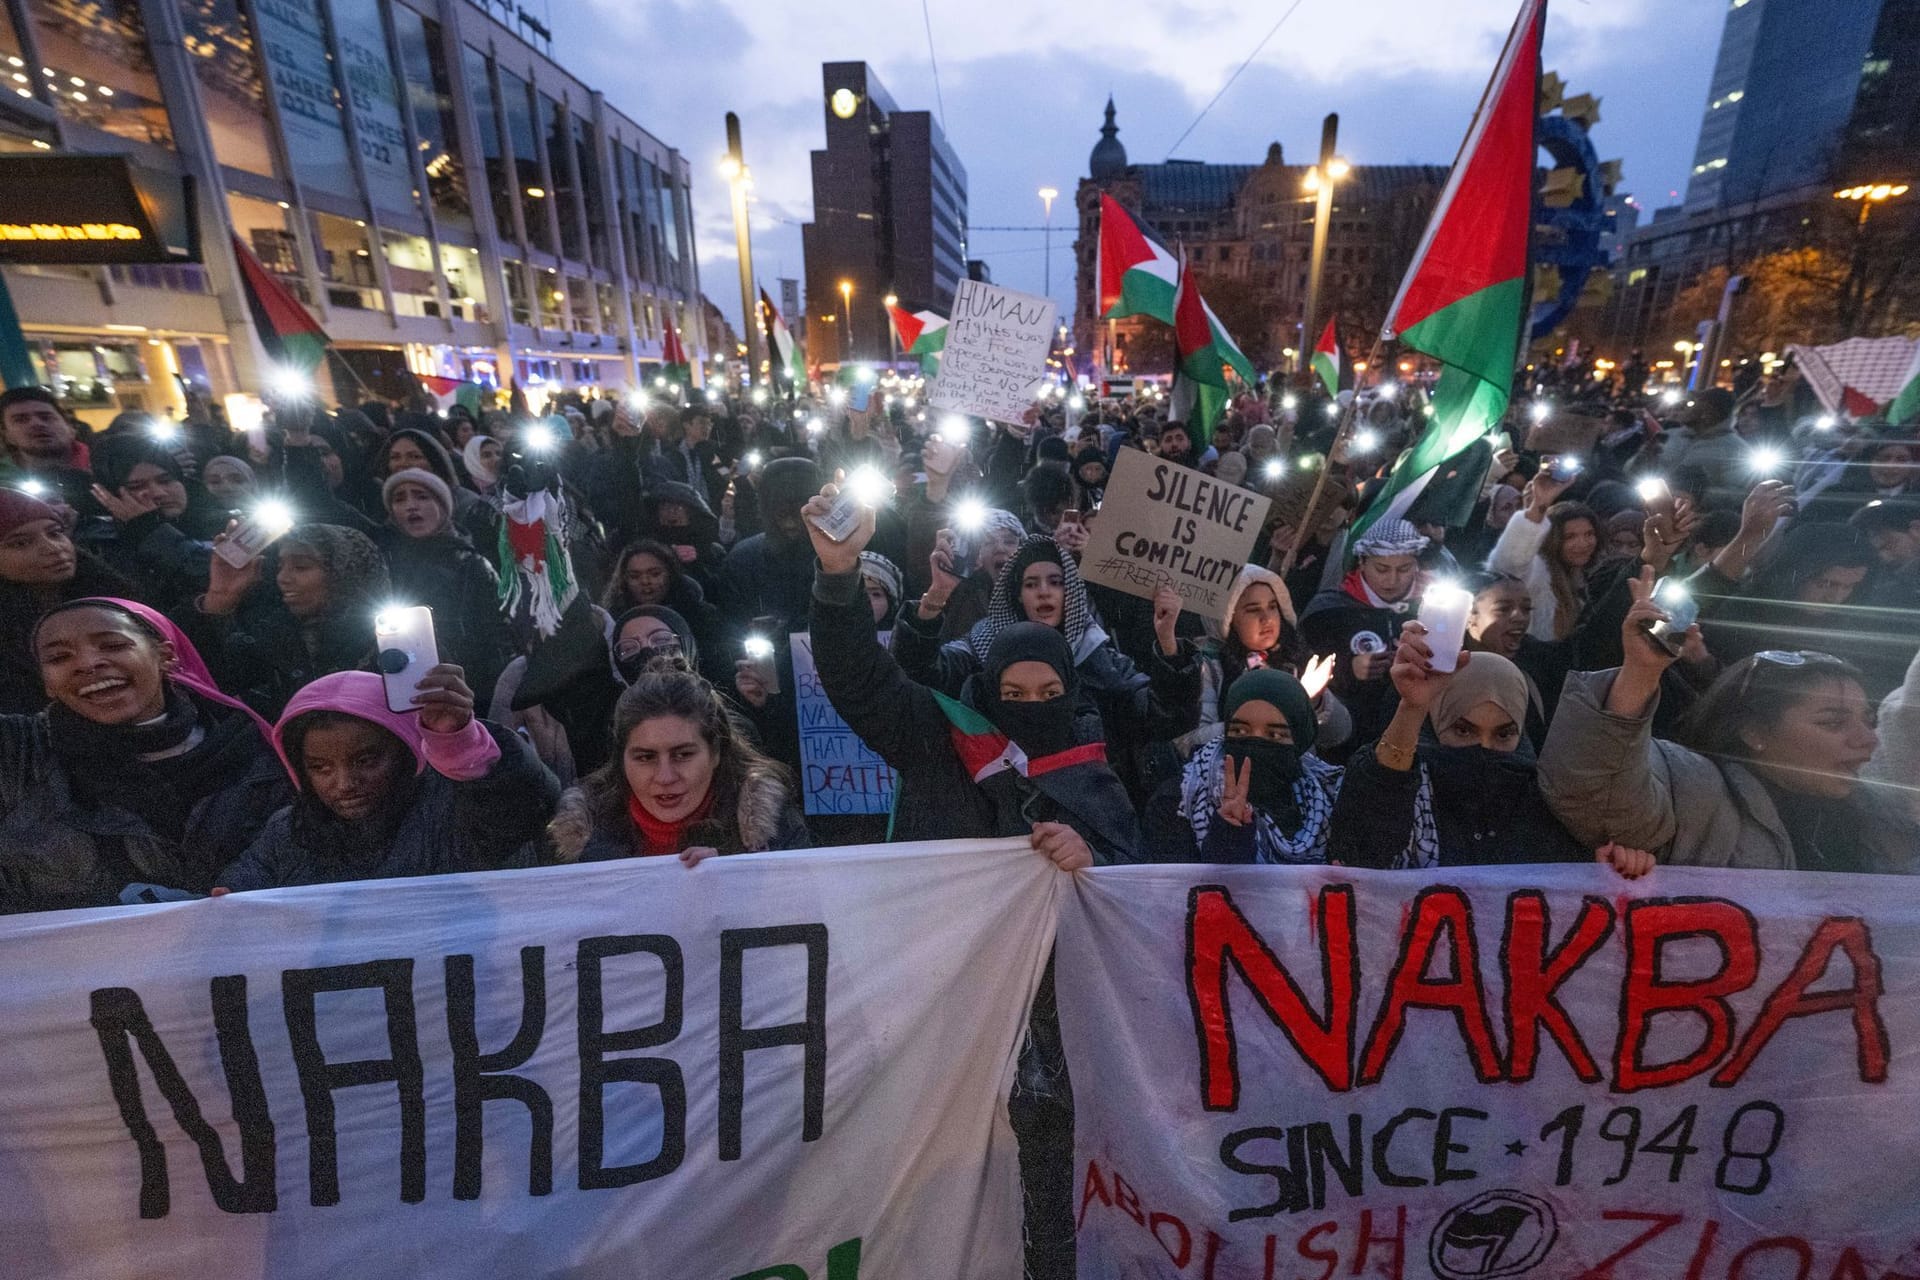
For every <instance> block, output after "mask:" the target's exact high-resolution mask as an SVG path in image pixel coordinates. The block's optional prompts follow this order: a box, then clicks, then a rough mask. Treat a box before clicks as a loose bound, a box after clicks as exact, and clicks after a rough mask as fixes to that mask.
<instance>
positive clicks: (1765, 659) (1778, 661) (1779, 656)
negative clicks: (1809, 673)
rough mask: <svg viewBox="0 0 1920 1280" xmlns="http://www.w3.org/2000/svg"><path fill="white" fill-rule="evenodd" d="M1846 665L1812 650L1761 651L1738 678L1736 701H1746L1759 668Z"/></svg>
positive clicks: (1825, 654) (1790, 668)
mask: <svg viewBox="0 0 1920 1280" xmlns="http://www.w3.org/2000/svg"><path fill="white" fill-rule="evenodd" d="M1846 665H1847V664H1846V663H1845V662H1844V661H1842V660H1841V659H1839V658H1836V657H1834V656H1833V655H1832V654H1830V653H1821V652H1819V651H1817V650H1814V649H1762V650H1760V652H1758V653H1756V654H1754V655H1753V662H1752V663H1751V664H1750V665H1749V666H1748V667H1747V674H1746V675H1744V676H1742V677H1741V678H1740V693H1739V696H1738V701H1741V702H1745V701H1746V700H1747V691H1748V690H1749V689H1750V688H1752V687H1753V673H1754V672H1756V671H1758V670H1759V669H1760V668H1761V667H1782V668H1784V669H1786V670H1789V671H1791V670H1795V669H1797V668H1800V667H1805V666H1829V667H1845V666H1846Z"/></svg>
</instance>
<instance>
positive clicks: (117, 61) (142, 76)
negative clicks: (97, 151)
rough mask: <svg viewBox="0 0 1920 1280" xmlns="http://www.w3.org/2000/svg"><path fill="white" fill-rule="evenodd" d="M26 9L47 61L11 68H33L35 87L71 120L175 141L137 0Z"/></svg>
mask: <svg viewBox="0 0 1920 1280" xmlns="http://www.w3.org/2000/svg"><path fill="white" fill-rule="evenodd" d="M31 9H32V13H33V19H34V23H35V32H36V34H37V35H38V36H39V44H40V56H41V58H42V59H44V63H43V65H42V66H40V67H39V68H37V69H36V68H32V67H14V68H11V70H13V71H16V72H21V73H24V74H26V75H27V76H28V77H29V78H31V77H32V76H33V75H34V74H35V71H36V70H37V72H38V74H39V76H40V78H41V81H42V83H41V85H40V91H41V92H42V93H43V94H45V95H46V96H47V97H48V98H51V99H52V100H53V102H54V104H55V106H56V107H57V108H58V109H59V112H60V114H61V115H62V116H64V117H66V118H67V119H68V120H70V121H72V122H73V123H74V124H77V125H84V126H86V127H87V128H90V129H99V130H101V131H102V132H104V133H111V134H114V135H116V136H118V137H122V138H129V139H131V140H133V141H134V142H141V143H146V144H148V145H150V146H156V147H172V146H173V126H172V124H171V123H170V122H169V121H168V119H167V108H166V104H165V103H164V102H162V101H161V100H160V82H159V80H158V79H157V78H156V77H155V76H154V73H153V51H152V49H151V48H149V47H148V45H147V24H146V20H145V19H144V18H142V17H141V13H140V0H34V4H33V5H32V6H31ZM13 83H15V84H16V85H17V84H18V83H19V82H18V81H14V82H13Z"/></svg>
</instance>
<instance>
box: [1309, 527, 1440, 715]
mask: <svg viewBox="0 0 1920 1280" xmlns="http://www.w3.org/2000/svg"><path fill="white" fill-rule="evenodd" d="M1426 548H1427V539H1426V538H1425V537H1423V536H1422V535H1421V533H1420V531H1419V530H1418V529H1415V528H1414V527H1413V526H1412V525H1411V524H1409V523H1407V522H1406V521H1405V520H1381V521H1378V522H1377V523H1375V524H1374V525H1373V526H1371V527H1370V528H1368V529H1367V531H1366V532H1365V533H1364V534H1362V535H1361V537H1360V538H1359V539H1358V540H1357V541H1356V542H1355V543H1354V544H1353V555H1354V558H1355V560H1356V561H1357V563H1356V565H1355V567H1354V569H1353V571H1352V572H1350V573H1348V574H1347V576H1346V578H1345V579H1344V580H1343V581H1342V582H1341V583H1340V585H1339V586H1338V587H1335V588H1332V589H1329V590H1326V591H1322V592H1320V593H1319V594H1318V595H1316V596H1314V598H1313V599H1312V600H1310V601H1308V602H1307V607H1306V609H1305V610H1303V611H1302V612H1301V614H1300V633H1301V634H1302V635H1303V636H1305V637H1306V640H1307V645H1308V647H1309V648H1311V649H1312V650H1313V652H1315V653H1331V654H1333V655H1334V667H1333V680H1332V683H1331V685H1330V686H1329V687H1330V688H1332V690H1333V692H1334V695H1335V696H1336V697H1338V698H1339V699H1340V701H1341V702H1343V703H1345V704H1346V706H1347V709H1348V710H1349V711H1351V712H1352V713H1353V739H1352V740H1353V741H1354V742H1355V743H1361V742H1368V741H1371V740H1372V739H1374V738H1376V737H1378V736H1379V735H1380V733H1381V731H1382V730H1384V729H1385V728H1386V726H1387V720H1388V719H1389V718H1390V717H1391V716H1392V715H1393V697H1392V694H1393V685H1392V684H1391V683H1390V682H1389V681H1388V679H1387V672H1388V670H1389V669H1390V668H1391V667H1392V666H1393V651H1394V647H1395V646H1396V645H1397V644H1398V643H1399V640H1400V628H1401V627H1402V626H1404V625H1405V624H1406V622H1407V620H1408V619H1409V618H1411V617H1413V616H1414V612H1415V606H1416V605H1417V604H1418V600H1419V586H1420V560H1419V556H1420V553H1421V552H1422V551H1424V550H1426Z"/></svg>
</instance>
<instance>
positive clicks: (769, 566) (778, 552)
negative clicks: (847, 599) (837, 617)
mask: <svg viewBox="0 0 1920 1280" xmlns="http://www.w3.org/2000/svg"><path fill="white" fill-rule="evenodd" d="M759 483H760V509H761V510H762V511H763V512H766V513H769V514H771V513H772V512H774V511H776V510H778V509H781V508H783V507H788V506H791V507H795V508H797V507H799V506H801V505H802V504H804V503H805V502H806V501H807V499H808V498H811V497H812V496H813V495H814V494H815V493H818V492H819V490H820V484H821V480H820V468H819V467H817V466H816V465H814V463H813V462H812V461H811V460H810V459H807V458H780V459H777V460H776V461H773V462H770V463H768V464H767V465H766V466H765V467H764V468H762V470H761V472H760V482H759ZM812 582H813V545H812V543H810V542H808V541H807V540H806V539H804V538H802V539H801V540H799V541H797V542H789V541H787V540H786V539H784V538H781V537H779V536H777V535H776V534H774V533H773V532H772V531H771V530H769V531H768V532H766V533H756V534H754V535H753V536H752V537H751V538H745V539H742V540H741V541H740V542H739V543H738V544H736V545H735V546H734V548H733V550H732V551H731V552H730V553H729V554H728V555H727V560H726V565H725V567H724V568H723V569H722V571H721V575H720V581H719V583H718V584H717V586H718V588H719V592H718V594H719V599H718V601H717V603H718V605H719V607H720V610H721V612H722V613H724V614H725V615H726V616H727V617H728V618H729V619H730V620H731V621H733V622H734V623H735V624H736V625H744V624H745V623H746V622H748V621H749V620H751V619H753V618H758V617H762V616H766V615H771V616H773V617H776V618H779V619H781V620H782V623H783V625H786V626H789V627H798V626H799V625H800V620H801V619H802V618H805V617H806V616H807V608H808V602H809V594H808V593H809V591H810V590H811V584H812ZM868 621H869V622H871V621H872V619H871V618H869V619H868Z"/></svg>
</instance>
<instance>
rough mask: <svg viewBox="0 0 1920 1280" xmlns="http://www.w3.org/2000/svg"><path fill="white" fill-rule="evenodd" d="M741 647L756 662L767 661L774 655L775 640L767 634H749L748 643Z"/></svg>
mask: <svg viewBox="0 0 1920 1280" xmlns="http://www.w3.org/2000/svg"><path fill="white" fill-rule="evenodd" d="M741 647H742V648H744V649H745V650H746V652H747V656H748V657H749V658H752V659H753V660H754V661H756V662H765V661H766V660H767V659H768V658H771V657H772V656H773V641H771V640H769V639H767V638H766V637H765V636H748V637H747V639H746V643H745V644H744V645H742V646H741Z"/></svg>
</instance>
